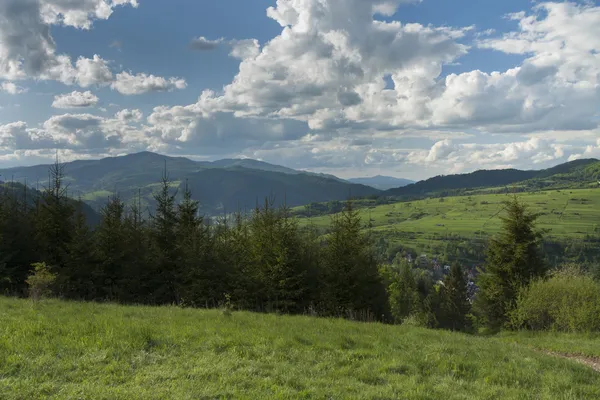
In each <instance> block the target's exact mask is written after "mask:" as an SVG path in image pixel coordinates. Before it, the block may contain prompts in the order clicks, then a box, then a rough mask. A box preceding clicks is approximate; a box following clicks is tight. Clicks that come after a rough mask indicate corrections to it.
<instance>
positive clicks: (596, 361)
mask: <svg viewBox="0 0 600 400" xmlns="http://www.w3.org/2000/svg"><path fill="white" fill-rule="evenodd" d="M544 353H546V354H548V355H551V356H554V357H560V358H565V359H567V360H573V361H575V362H578V363H580V364H584V365H587V366H588V367H590V368H592V369H593V370H594V371H596V372H600V358H595V357H585V356H582V355H577V354H563V353H556V352H553V351H545V352H544Z"/></svg>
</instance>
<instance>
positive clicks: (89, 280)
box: [58, 200, 99, 300]
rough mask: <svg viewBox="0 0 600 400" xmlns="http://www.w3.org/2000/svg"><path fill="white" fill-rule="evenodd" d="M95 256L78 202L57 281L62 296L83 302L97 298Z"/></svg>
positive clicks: (81, 205)
mask: <svg viewBox="0 0 600 400" xmlns="http://www.w3.org/2000/svg"><path fill="white" fill-rule="evenodd" d="M96 255H97V254H96V251H95V242H94V236H93V232H92V231H91V229H90V227H89V226H88V224H87V221H86V217H85V215H84V214H83V204H82V202H81V200H80V201H79V202H78V203H77V205H76V213H75V222H74V225H73V238H72V240H71V242H70V243H69V246H68V256H67V259H66V263H65V267H64V269H63V272H62V273H61V276H59V279H58V285H59V291H60V293H61V294H62V295H64V296H66V297H68V298H72V299H84V300H94V299H97V298H99V297H98V296H99V293H98V292H97V286H98V283H99V282H98V281H97V276H96V274H97V273H98V271H97V268H98V266H97V263H96Z"/></svg>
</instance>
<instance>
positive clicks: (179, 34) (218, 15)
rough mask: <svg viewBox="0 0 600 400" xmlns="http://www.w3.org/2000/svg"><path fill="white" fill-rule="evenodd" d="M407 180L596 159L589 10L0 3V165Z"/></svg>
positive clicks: (47, 0)
mask: <svg viewBox="0 0 600 400" xmlns="http://www.w3.org/2000/svg"><path fill="white" fill-rule="evenodd" d="M140 151H153V152H158V153H161V154H167V155H174V156H186V157H190V158H193V159H198V160H216V159H221V158H253V159H258V160H263V161H266V162H271V163H274V164H280V165H285V166H287V167H291V168H296V169H305V170H310V171H315V172H324V173H331V174H335V175H338V176H340V177H343V178H349V177H362V176H373V175H389V176H396V177H402V178H407V179H424V178H427V177H430V176H435V175H440V174H441V175H446V174H452V173H463V172H470V171H474V170H477V169H497V168H509V167H511V168H520V169H542V168H546V167H549V166H553V165H556V164H559V163H563V162H567V161H570V160H575V159H580V158H594V157H596V158H600V1H584V0H580V1H560V2H541V1H529V0H504V1H492V0H458V1H457V0H422V1H418V0H252V1H248V0H219V1H214V0H168V1H167V0H0V168H6V167H12V166H21V165H33V164H40V163H46V162H49V161H51V160H52V159H54V157H55V156H56V153H57V152H58V154H59V155H60V158H61V160H63V161H70V160H75V159H96V158H102V157H107V156H116V155H124V154H129V153H135V152H140Z"/></svg>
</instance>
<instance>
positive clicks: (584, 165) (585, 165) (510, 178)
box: [382, 158, 600, 197]
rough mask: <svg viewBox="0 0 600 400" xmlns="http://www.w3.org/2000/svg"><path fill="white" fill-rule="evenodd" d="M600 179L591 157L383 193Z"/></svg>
mask: <svg viewBox="0 0 600 400" xmlns="http://www.w3.org/2000/svg"><path fill="white" fill-rule="evenodd" d="M598 179H600V161H599V160H596V159H593V158H590V159H582V160H575V161H570V162H567V163H564V164H560V165H557V166H555V167H552V168H548V169H543V170H528V171H522V170H518V169H498V170H479V171H475V172H471V173H468V174H456V175H440V176H436V177H433V178H430V179H426V180H424V181H420V182H416V183H413V184H410V185H407V186H404V187H399V188H394V189H390V190H387V191H385V192H383V193H382V195H383V196H389V197H402V196H420V195H426V194H433V193H438V194H439V193H443V192H452V191H456V190H464V189H477V188H492V187H499V186H507V185H517V184H518V185H519V186H522V187H526V188H527V189H529V190H536V189H544V188H550V187H560V186H561V185H562V186H569V187H573V186H576V185H578V184H581V185H587V184H590V183H592V184H596V181H597V180H598Z"/></svg>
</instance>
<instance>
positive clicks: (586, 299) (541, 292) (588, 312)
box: [510, 266, 600, 332]
mask: <svg viewBox="0 0 600 400" xmlns="http://www.w3.org/2000/svg"><path fill="white" fill-rule="evenodd" d="M510 324H511V325H512V327H513V328H516V329H530V330H551V331H561V332H600V283H599V282H597V281H595V280H594V279H593V277H592V276H590V275H589V274H586V273H584V272H582V271H581V269H580V268H579V267H577V266H567V267H565V268H563V269H561V270H559V271H557V272H555V273H553V274H551V275H550V276H549V278H547V279H540V280H537V281H534V282H533V283H532V284H531V285H530V286H528V287H526V288H523V289H522V290H521V292H520V294H519V297H518V300H517V307H516V308H515V310H514V311H513V312H512V313H511V315H510Z"/></svg>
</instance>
